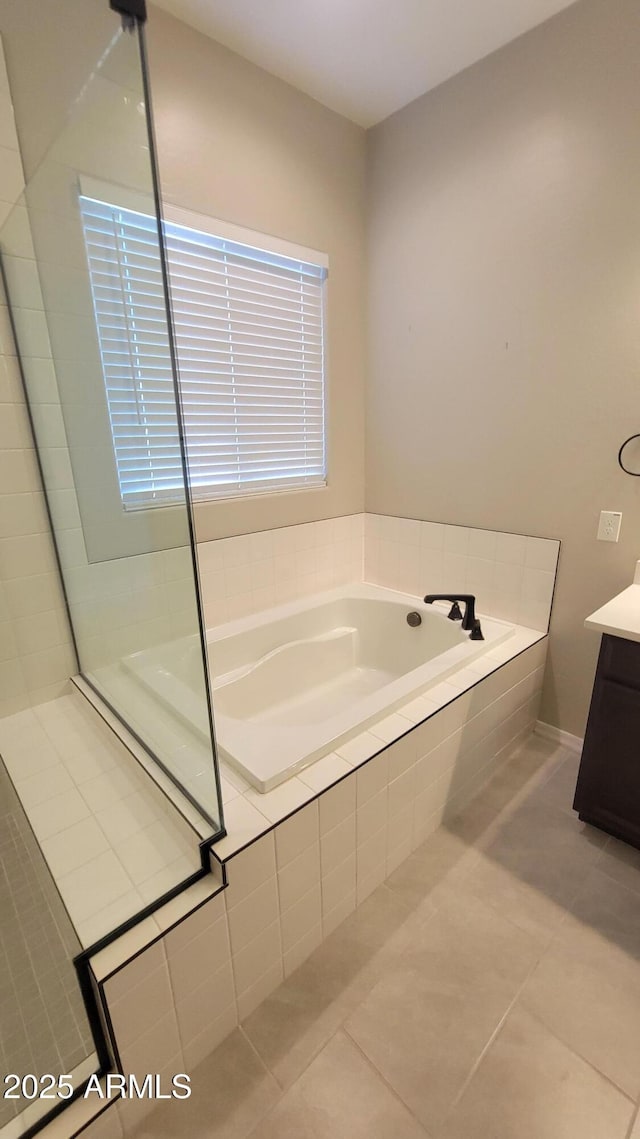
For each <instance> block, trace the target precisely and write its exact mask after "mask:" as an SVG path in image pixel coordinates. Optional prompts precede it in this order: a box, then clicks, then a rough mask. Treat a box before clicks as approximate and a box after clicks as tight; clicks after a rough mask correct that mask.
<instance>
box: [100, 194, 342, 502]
mask: <svg viewBox="0 0 640 1139" xmlns="http://www.w3.org/2000/svg"><path fill="white" fill-rule="evenodd" d="M80 205H81V212H82V222H83V228H84V236H85V243H86V248H87V256H88V261H89V273H90V279H91V289H92V294H93V302H94V309H95V317H96V324H97V329H98V339H99V344H100V353H101V358H102V369H103V373H104V381H105V387H106V393H107V403H108V408H109V416H110V423H111V434H112V437H113V446H114V453H115V460H116V466H117V472H118V481H119V485H120V494H121V498H122V502H123V505H124V507H125V509H135V508H140V507H147V506H150V505H162V504H167V503H170V502H171V501H172V499H173V500H175V499H176V497H177V496H178V495H179V494H180V495H181V493H182V468H181V459H180V449H179V443H178V434H177V425H176V418H175V410H174V407H175V404H174V392H173V380H172V376H171V370H170V367H169V359H170V357H169V347H168V342H167V333H166V323H165V312H164V296H163V290H162V276H161V266H160V260H159V255H158V248H157V231H156V222H155V219H154V218H153V217H150V216H149V215H147V214H144V213H140V212H137V211H135V210H131V209H124V208H121V207H119V206H115V205H112V204H109V203H108V202H104V201H100V200H98V199H97V198H94V197H90V196H88V195H85V194H81V196H80ZM205 220H206V219H198V221H200V222H205ZM211 225H212V227H215V225H214V223H211ZM218 228H222V229H223V230H224V231H226V232H227V233H228V232H229V231H231V227H222V226H220V227H218ZM238 233H240V235H241V236H242V237H243V238H244V237H245V231H236V233H235V234H234V236H233V237H229V236H224V234H222V235H221V234H220V233H213V232H204V231H202V230H200V229H197V228H192V227H191V226H190V225H182V224H176V223H174V222H173V221H167V222H165V239H166V247H167V256H168V261H169V270H170V279H171V296H172V307H173V314H174V324H175V333H176V344H177V352H178V361H179V371H180V388H181V393H182V404H183V411H184V423H185V433H186V437H187V451H188V459H189V474H190V482H191V487H192V491H193V493H194V495H195V496H196V497H201V498H222V497H229V496H234V495H244V494H258V493H263V492H265V491H275V490H278V491H281V490H289V489H297V488H301V487H312V486H321V485H324V484H325V482H326V457H325V450H326V448H325V415H324V408H325V384H324V355H325V353H324V320H323V314H324V289H325V280H326V277H327V267H326V263H321V261H322V260H323V259H322V256H321V255H317V256H315V255H313V254H311V251H306V250H299V249H297V248H296V247H291V249H290V250H288V249H285V251H284V252H283V243H280V242H276V241H275V240H273V241H272V239H269V238H262V237H261V236H260V235H258V234H251V235H249V236H250V237H251V239H252V241H251V243H248V241H245V240H236V239H235V236H237V234H238ZM254 241H255V242H256V243H257V242H260V244H261V246H262V247H260V248H259V247H258V245H257V244H254V243H253V242H254ZM267 244H269V245H270V246H271V247H272V248H271V249H268V248H265V247H264V246H265V245H267ZM290 251H292V252H293V256H288V255H285V254H286V252H290ZM306 253H309V255H310V257H315V260H313V261H312V260H305V257H304V255H305V254H306Z"/></svg>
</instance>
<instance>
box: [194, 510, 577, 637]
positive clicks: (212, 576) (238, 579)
mask: <svg viewBox="0 0 640 1139" xmlns="http://www.w3.org/2000/svg"><path fill="white" fill-rule="evenodd" d="M558 552H559V542H557V541H555V540H554V539H548V538H534V537H525V536H524V535H521V534H506V533H501V532H497V531H493V530H476V529H470V528H467V527H464V526H450V525H444V524H442V523H436V522H420V521H416V520H413V519H408V518H394V517H390V516H387V515H379V514H352V515H348V516H346V517H342V518H333V519H327V520H325V521H322V522H309V523H306V524H304V525H301V526H285V527H281V528H280V529H277V530H267V531H264V532H262V533H259V534H245V535H242V536H240V537H236V538H220V539H218V540H217V541H213V542H200V543H199V544H198V559H199V564H200V575H201V585H202V593H203V601H204V610H205V619H206V623H207V625H209V626H211V625H218V624H222V623H224V622H225V621H231V620H234V619H235V618H238V617H246V616H248V615H249V614H251V613H254V612H257V611H258V610H261V609H265V608H269V607H271V606H274V605H279V604H284V603H285V602H288V601H292V600H294V599H296V598H299V597H304V596H309V595H310V594H313V593H317V592H320V591H322V590H325V589H331V588H332V587H334V586H336V585H343V584H346V583H348V582H350V581H368V582H371V583H373V584H375V585H383V586H386V587H387V588H389V589H396V590H399V591H401V592H403V593H410V594H411V595H412V596H415V597H420V596H424V594H425V593H441V592H451V591H452V590H458V591H460V592H465V593H474V594H475V595H476V596H477V599H478V609H479V611H480V612H481V613H487V614H489V615H490V616H494V617H499V618H502V619H503V620H507V621H514V622H516V623H518V624H521V625H525V626H527V627H528V628H534V629H540V630H542V631H545V630H546V629H547V625H548V621H549V614H550V610H551V599H552V596H553V587H554V580H555V571H556V565H557V560H558Z"/></svg>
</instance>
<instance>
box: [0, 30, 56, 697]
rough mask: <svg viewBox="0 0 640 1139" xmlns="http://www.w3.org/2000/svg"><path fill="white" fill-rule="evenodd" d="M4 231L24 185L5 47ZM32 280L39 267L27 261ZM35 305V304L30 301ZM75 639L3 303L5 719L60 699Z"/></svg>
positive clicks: (0, 190) (1, 114) (0, 692)
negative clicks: (57, 563) (51, 536)
mask: <svg viewBox="0 0 640 1139" xmlns="http://www.w3.org/2000/svg"><path fill="white" fill-rule="evenodd" d="M0 121H1V122H2V137H1V141H0V150H1V153H0V225H1V224H2V223H3V222H4V221H5V220H6V218H7V217H8V216H9V214H10V212H11V207H12V206H13V204H14V203H15V202H16V200H17V198H18V197H19V195H20V194H21V192H22V189H23V186H24V181H23V176H22V164H21V160H20V152H19V148H18V139H17V135H16V130H15V124H14V118H13V107H12V104H11V96H10V92H9V84H8V80H7V74H6V68H5V63H4V55H3V51H2V42H1V41H0ZM24 268H25V272H26V275H25V281H24V285H25V287H27V285H28V280H27V276H28V273H29V271H30V270H31V269H32V268H33V266H31V265H30V264H29V263H28V262H26V261H25V264H24ZM25 299H26V300H28V297H25ZM73 660H74V658H73V653H72V650H71V638H70V634H69V628H68V624H67V617H66V612H65V608H64V603H63V599H62V593H61V589H60V584H59V580H58V574H57V568H56V564H55V558H54V553H53V547H52V543H51V539H50V536H49V530H48V523H47V518H46V513H45V509H44V499H43V494H42V487H41V484H40V479H39V474H38V468H37V464H36V458H35V453H34V450H33V443H32V439H31V434H30V431H29V425H28V420H27V413H26V407H25V403H24V396H23V392H22V385H21V381H20V374H19V371H18V363H17V359H16V356H15V346H14V343H13V338H12V336H11V331H10V326H9V320H8V313H7V308H6V304H5V298H4V297H1V298H0V716H6V715H10V714H12V713H14V712H18V711H20V710H21V709H23V708H26V707H28V705H30V704H36V703H39V702H40V701H43V700H49V699H52V698H54V697H55V696H57V695H59V694H60V693H61V692H62V691H64V688H65V686H66V682H67V679H68V677H69V676H70V675H71V673H72V672H73V671H74V664H73Z"/></svg>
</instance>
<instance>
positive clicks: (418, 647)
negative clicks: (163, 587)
mask: <svg viewBox="0 0 640 1139" xmlns="http://www.w3.org/2000/svg"><path fill="white" fill-rule="evenodd" d="M448 609H449V607H448V606H446V605H445V607H444V611H443V610H442V609H441V607H440V606H439V605H436V606H431V605H425V604H424V603H423V602H422V601H421V600H419V599H417V598H415V597H411V596H409V595H407V594H401V593H398V592H397V591H395V590H389V589H384V588H382V587H380V586H372V585H366V584H364V583H360V582H354V583H352V584H351V585H345V586H340V587H339V588H338V589H333V590H328V591H327V592H326V593H318V594H315V596H313V597H309V598H305V599H303V600H300V601H294V602H290V603H289V604H288V605H280V606H276V607H275V608H274V609H268V610H266V611H265V612H264V613H261V614H255V615H252V616H251V617H245V618H240V619H239V620H237V621H229V622H227V623H226V624H224V625H219V626H218V627H217V628H214V629H210V630H209V631H208V633H207V639H208V650H209V674H210V678H211V684H212V695H213V704H214V708H215V716H216V741H217V750H218V757H219V759H220V760H221V761H223V762H225V763H227V764H228V765H229V766H230V767H232V768H233V769H234V770H235V771H238V772H239V773H240V774H241V775H242V776H243V777H244V778H246V779H247V780H248V782H249V783H250V784H251V786H253V787H255V788H256V789H257V790H258V791H261V792H268V791H271V790H273V789H274V788H275V787H277V786H278V785H279V784H281V783H283V782H284V781H285V780H286V779H288V778H290V777H291V776H292V775H294V774H296V773H297V772H299V771H301V770H303V769H306V768H307V767H309V766H310V765H311V764H312V763H313V762H314V761H315V760H316V759H319V758H321V757H322V756H324V755H327V753H328V752H330V751H333V750H336V749H337V748H338V746H339V745H340V744H342V743H344V742H346V741H348V740H349V739H350V738H351V736H353V735H355V734H358V733H360V732H361V731H362V730H363V729H364V728H365V727H367V726H368V725H369V724H371V723H375V722H376V721H377V720H380V719H382V718H383V717H385V716H387V715H389V714H390V713H391V712H392V711H393V710H394V709H396V708H398V707H400V706H401V705H403V704H406V703H407V702H408V701H409V700H410V699H411V698H412V697H413V696H414V695H416V694H417V693H419V692H421V691H424V690H425V689H426V688H427V685H435V684H436V683H437V682H438V681H440V680H444V679H445V678H446V677H448V676H449V675H451V674H454V673H455V672H456V671H457V670H460V669H462V668H465V667H466V666H467V665H469V664H470V663H471V662H472V661H473V660H474V659H476V658H477V657H479V656H481V655H484V653H486V652H487V651H488V650H490V649H492V648H495V647H497V645H498V644H500V643H502V642H503V641H505V640H507V639H508V638H509V637H510V636H512V634H513V632H514V628H515V626H513V625H509V624H507V623H506V622H504V621H495V620H494V619H493V618H489V617H483V619H482V629H483V636H484V639H483V640H470V638H469V636H468V635H467V633H465V632H464V631H463V630H462V628H461V623H460V622H453V621H449V620H447V613H448ZM412 612H413V613H416V612H417V613H418V615H419V621H418V625H415V624H414V625H412V626H410V625H409V623H408V620H407V615H408V614H410V613H412ZM199 664H200V658H199V644H198V642H197V640H196V638H195V637H191V638H184V641H183V643H182V646H181V647H180V643H179V642H174V643H173V644H171V645H167V646H166V651H163V648H162V647H160V648H158V649H149V650H145V651H144V652H141V653H136V654H134V655H133V656H132V657H131V658H130V660H129V661H128V662H127V661H124V662H123V665H124V666H125V667H127V668H128V670H129V672H130V678H129V683H130V684H136V683H137V684H138V685H140V686H141V687H142V688H143V689H144V691H145V692H146V693H147V695H148V694H149V693H153V694H154V695H155V697H156V699H157V701H158V705H159V708H164V709H165V710H167V711H168V710H172V711H173V713H174V714H175V716H176V718H177V719H178V720H179V721H181V723H182V724H183V725H184V729H187V728H188V729H189V730H190V732H191V733H193V734H197V733H201V734H202V735H203V737H204V738H206V734H207V731H208V724H207V722H206V721H205V719H204V715H203V710H202V709H201V707H200V705H199V702H198V700H197V696H198V680H199V677H200V673H199Z"/></svg>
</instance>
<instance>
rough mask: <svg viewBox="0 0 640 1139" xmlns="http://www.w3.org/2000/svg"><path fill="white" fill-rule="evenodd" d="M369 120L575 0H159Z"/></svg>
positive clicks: (334, 105)
mask: <svg viewBox="0 0 640 1139" xmlns="http://www.w3.org/2000/svg"><path fill="white" fill-rule="evenodd" d="M155 3H157V4H158V5H159V7H161V8H164V9H165V10H166V11H167V12H171V13H172V14H173V15H174V16H177V17H178V18H179V19H181V20H184V21H185V23H187V24H191V25H192V26H193V27H194V28H197V29H198V30H199V31H201V32H204V33H205V34H206V35H209V36H211V37H212V38H213V39H215V40H218V41H219V42H220V43H222V44H224V45H225V46H226V47H228V48H231V50H232V51H235V52H238V53H239V54H240V55H243V56H244V57H245V58H246V59H250V60H251V61H252V62H253V63H256V64H258V66H260V67H263V68H264V69H265V70H266V71H270V72H272V73H273V74H274V75H278V76H279V77H280V78H281V79H284V80H286V81H287V82H288V83H291V84H293V86H295V87H298V88H299V89H300V90H301V91H305V92H306V93H307V94H308V95H311V96H313V98H314V99H317V100H318V101H319V102H320V103H324V104H325V105H326V106H327V107H331V109H332V110H334V111H338V112H339V113H340V114H341V115H345V116H346V117H347V118H350V119H353V120H354V122H356V123H360V125H361V126H365V127H369V126H373V125H374V123H377V122H380V120H381V119H385V118H386V117H387V115H390V114H392V112H393V111H397V110H398V109H399V108H400V107H404V106H405V105H406V104H407V103H410V102H411V101H412V100H413V99H416V98H417V97H418V95H422V94H423V93H424V92H425V91H429V90H430V89H431V88H432V87H436V86H437V85H438V84H439V83H442V82H443V81H444V80H445V79H449V78H450V76H452V75H455V74H456V73H457V72H459V71H462V70H464V68H465V67H469V66H470V64H472V63H475V62H476V60H478V59H482V58H483V57H484V56H485V55H489V54H490V52H492V51H495V50H496V49H497V48H499V47H502V45H503V44H506V43H509V41H510V40H513V39H515V38H516V36H519V35H522V33H523V32H526V31H528V30H529V29H530V28H533V27H535V25H536V24H541V23H542V22H543V21H544V20H547V19H549V17H550V16H554V15H555V14H556V12H559V11H561V10H562V9H563V8H568V7H569V6H570V5H571V4H572V3H575V0H155Z"/></svg>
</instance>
